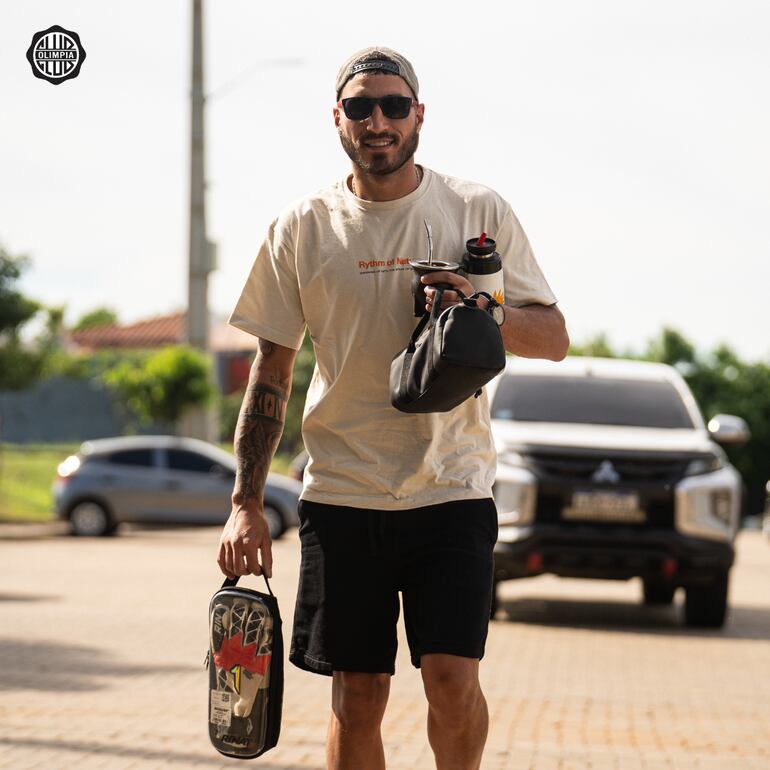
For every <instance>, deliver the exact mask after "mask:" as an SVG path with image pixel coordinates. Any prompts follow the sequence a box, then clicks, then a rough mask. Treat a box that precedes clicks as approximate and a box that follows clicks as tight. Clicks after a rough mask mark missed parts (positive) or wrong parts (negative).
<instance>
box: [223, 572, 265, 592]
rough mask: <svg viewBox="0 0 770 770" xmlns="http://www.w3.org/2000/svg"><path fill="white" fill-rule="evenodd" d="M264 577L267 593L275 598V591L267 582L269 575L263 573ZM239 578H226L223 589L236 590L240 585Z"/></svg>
mask: <svg viewBox="0 0 770 770" xmlns="http://www.w3.org/2000/svg"><path fill="white" fill-rule="evenodd" d="M262 577H263V578H264V579H265V585H266V586H267V592H268V593H269V594H270V596H273V597H275V594H274V593H273V590H272V589H271V588H270V583H268V581H267V575H265V573H264V572H263V573H262ZM238 579H239V578H238V577H234V578H226V579H225V582H224V583H222V588H235V586H236V585H238Z"/></svg>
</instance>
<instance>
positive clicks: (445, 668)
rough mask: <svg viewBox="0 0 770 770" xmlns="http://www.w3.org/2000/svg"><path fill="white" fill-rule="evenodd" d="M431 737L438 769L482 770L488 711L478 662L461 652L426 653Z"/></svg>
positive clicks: (424, 678)
mask: <svg viewBox="0 0 770 770" xmlns="http://www.w3.org/2000/svg"><path fill="white" fill-rule="evenodd" d="M420 670H421V672H422V682H423V686H424V687H425V695H426V697H427V698H428V740H429V741H430V745H431V748H432V749H433V753H434V755H435V757H436V768H437V770H479V767H480V766H481V754H482V752H483V751H484V744H485V743H486V740H487V731H488V729H489V713H488V711H487V702H486V700H485V699H484V695H483V693H482V692H481V687H480V686H479V662H478V660H476V659H475V658H461V657H459V656H458V655H439V654H432V655H423V656H422V658H421V660H420Z"/></svg>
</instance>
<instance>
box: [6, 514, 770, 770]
mask: <svg viewBox="0 0 770 770" xmlns="http://www.w3.org/2000/svg"><path fill="white" fill-rule="evenodd" d="M3 527H4V525H0V538H3V535H4V529H3ZM5 534H9V535H12V536H13V537H12V539H0V767H1V768H13V770H23V769H24V768H45V770H59V769H60V768H62V769H63V768H70V767H72V768H74V767H78V768H122V769H123V768H125V769H128V768H137V769H142V770H144V769H145V768H160V767H181V768H187V767H190V768H197V767H201V768H224V767H232V766H234V764H236V763H237V760H226V759H223V758H219V757H218V755H217V754H216V753H215V752H214V751H213V749H211V747H210V746H209V744H208V739H207V735H206V675H205V672H204V670H203V667H202V661H203V656H204V653H205V650H206V635H207V631H206V620H207V617H206V616H207V607H208V600H209V597H210V595H211V594H212V593H213V591H214V590H215V589H216V588H217V586H218V583H219V580H220V578H219V575H218V571H217V569H216V565H215V563H214V550H215V543H216V539H217V533H216V531H215V530H212V529H204V530H189V529H185V530H163V531H141V530H131V531H129V532H127V533H125V534H124V535H121V536H119V537H116V538H109V539H105V540H97V541H87V540H78V539H74V538H68V537H47V538H46V537H43V538H38V537H26V536H24V531H22V532H21V533H19V532H18V531H16V532H15V533H11V532H10V531H7V532H6V533H5ZM39 534H45V532H43V533H39ZM739 542H740V551H739V564H738V566H737V568H736V570H735V571H734V579H733V584H732V588H731V592H732V601H733V612H732V618H731V621H730V623H729V626H728V627H727V628H726V629H725V630H724V631H722V632H700V633H697V632H691V631H685V630H684V629H682V627H681V625H680V622H679V617H678V613H677V608H664V609H650V608H643V607H641V606H640V604H639V593H640V590H639V587H638V585H636V584H635V583H628V584H625V583H618V584H615V583H604V582H589V581H566V580H564V581H559V580H557V579H553V578H547V577H543V578H537V579H535V580H530V581H520V582H517V583H508V584H506V585H505V586H504V587H503V591H504V600H505V601H504V603H503V609H502V612H501V613H500V615H499V616H498V620H496V621H495V622H494V623H493V624H492V626H491V628H490V637H489V643H488V649H487V657H486V658H485V660H484V662H483V664H482V678H483V686H484V690H485V693H486V695H487V699H488V701H489V707H490V714H491V718H492V719H491V728H490V736H489V741H488V744H487V749H486V752H485V756H484V760H483V763H482V766H483V768H484V770H552V769H556V768H561V769H563V770H584V769H587V768H591V769H592V770H604V769H605V768H607V769H609V768H617V769H618V770H637V769H640V770H641V769H642V768H644V770H649V769H655V770H657V769H658V768H661V769H662V768H667V769H670V770H690V769H691V768H692V769H693V770H694V769H695V768H697V769H698V770H717V768H718V769H720V770H744V768H745V769H747V770H755V769H756V770H759V769H761V770H768V769H770V729H769V728H768V723H769V722H770V718H769V717H768V715H770V644H769V643H768V640H769V639H770V591H768V586H769V585H770V543H768V542H767V541H765V540H763V539H762V538H761V536H760V535H759V534H757V533H744V534H742V535H741V538H740V541H739ZM275 561H276V566H275V571H276V578H275V580H274V581H273V582H274V590H275V592H276V594H277V595H278V597H279V600H280V602H281V609H282V613H283V615H284V623H285V625H286V626H287V628H286V629H285V630H286V640H287V642H288V637H289V633H290V625H291V623H290V621H291V616H292V611H293V607H292V603H293V594H294V590H295V586H296V575H297V566H298V547H297V540H296V535H295V534H294V533H292V534H291V535H290V536H288V537H287V538H286V539H285V540H282V541H280V542H278V543H276V544H275ZM252 580H253V581H254V584H255V585H256V580H255V579H250V581H249V584H252V583H251V581H252ZM328 701H329V680H328V679H327V678H325V677H318V676H314V675H311V674H307V673H305V672H302V671H299V670H297V669H295V668H293V667H291V666H287V669H286V697H285V702H284V722H283V732H282V737H281V743H280V745H279V747H278V748H277V749H275V750H274V751H272V752H270V754H268V755H267V756H266V757H264V758H262V759H259V760H256V761H255V763H254V766H256V767H261V768H265V769H266V770H299V769H300V768H303V769H304V768H322V767H323V742H324V737H325V732H326V722H327V715H328ZM426 714H427V708H426V705H425V701H424V697H423V695H422V687H421V683H420V678H419V674H418V673H417V672H416V671H415V670H414V669H413V668H412V667H411V665H410V663H409V659H408V655H407V652H406V644H405V641H404V639H403V635H402V636H401V637H400V650H399V658H398V661H397V674H396V677H395V678H394V680H393V686H392V691H391V698H390V702H389V705H388V711H387V713H386V717H385V724H384V730H383V732H384V736H385V747H386V756H387V758H388V767H389V768H391V769H393V770H406V769H407V768H408V769H409V770H429V769H430V768H433V767H434V765H433V762H432V754H431V752H430V749H429V747H428V743H427V739H426V737H425V717H426ZM362 770H366V769H365V768H362Z"/></svg>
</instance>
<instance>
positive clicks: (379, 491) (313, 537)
mask: <svg viewBox="0 0 770 770" xmlns="http://www.w3.org/2000/svg"><path fill="white" fill-rule="evenodd" d="M336 87H337V105H336V106H335V107H334V109H333V115H334V122H335V125H336V127H337V131H338V133H339V137H340V141H341V143H342V146H343V148H344V149H345V152H346V153H347V154H348V156H349V157H350V159H351V161H352V174H351V175H349V176H348V177H347V179H345V180H344V181H341V182H339V183H337V184H335V185H333V186H332V187H330V188H327V189H324V190H321V191H320V192H318V193H316V194H315V195H312V196H309V197H308V198H305V199H303V200H301V201H300V202H298V203H297V204H295V205H293V206H291V207H289V208H288V209H287V210H286V211H284V212H283V213H282V214H281V215H280V216H279V217H278V219H277V220H276V221H275V222H274V223H273V225H272V227H271V228H270V231H269V233H268V236H267V239H266V241H265V243H264V244H263V246H262V248H261V250H260V251H259V254H258V255H257V258H256V261H255V263H254V266H253V268H252V271H251V274H250V276H249V278H248V281H247V283H246V286H245V288H244V290H243V293H242V295H241V298H240V300H239V302H238V304H237V306H236V308H235V311H234V313H233V316H232V318H231V323H232V324H234V325H235V326H237V327H239V328H241V329H244V330H246V331H248V332H250V333H252V334H254V335H256V336H258V337H259V351H258V353H257V356H256V358H255V361H254V365H253V367H252V371H251V376H250V380H249V386H248V390H247V392H246V396H245V398H244V401H243V407H242V410H241V415H240V418H239V422H238V428H237V430H236V439H235V449H236V455H237V459H238V476H237V479H236V482H235V489H234V492H233V498H232V500H233V509H232V513H231V514H230V518H229V520H228V522H227V524H226V526H225V528H224V531H223V534H222V538H221V541H220V548H219V559H218V561H219V564H220V567H221V569H222V571H223V572H224V573H225V574H226V575H228V576H230V577H232V576H235V575H244V574H247V573H254V574H257V575H258V574H261V570H262V569H264V571H265V572H266V574H267V575H268V576H270V575H271V573H272V555H271V550H270V537H269V534H268V528H267V524H266V522H265V519H264V516H263V512H262V491H263V488H264V483H265V477H266V474H267V471H268V468H269V466H270V461H271V458H272V456H273V452H274V451H275V448H276V446H277V444H278V440H279V438H280V435H281V431H282V428H283V419H284V413H285V407H286V401H287V399H288V397H289V392H290V388H291V376H292V366H293V363H294V358H295V355H296V351H297V349H298V348H299V347H300V344H301V341H302V337H303V334H304V330H305V328H306V327H307V329H308V330H309V333H310V336H311V339H312V341H313V345H314V349H315V354H316V359H317V365H316V369H315V373H314V376H313V380H312V382H311V384H310V388H309V390H308V394H307V402H306V406H305V413H304V419H303V436H304V439H305V445H306V448H307V451H308V455H309V462H308V465H307V468H306V471H305V476H304V490H303V493H302V500H301V502H300V529H299V534H300V540H301V546H302V564H301V568H300V580H299V589H298V596H297V605H296V611H295V617H294V629H293V635H292V645H291V653H290V660H291V661H292V662H293V663H294V664H296V665H297V666H299V667H300V668H304V669H306V670H309V671H314V672H316V673H321V674H326V675H331V676H332V677H333V679H332V714H331V721H330V725H329V732H328V737H327V766H328V767H329V768H333V769H334V770H379V769H380V768H384V767H385V759H384V753H383V746H382V738H381V735H380V724H381V721H382V717H383V714H384V711H385V705H386V702H387V699H388V692H389V687H390V677H391V675H392V674H393V673H394V660H395V653H396V643H397V642H396V621H397V619H398V615H399V592H400V593H401V595H402V601H403V606H404V622H405V626H406V633H407V639H408V643H409V649H410V653H411V658H412V663H413V664H414V665H415V666H416V667H419V668H420V670H421V674H422V679H423V684H424V688H425V694H426V697H427V700H428V706H429V709H428V711H429V715H428V737H429V740H430V744H431V746H432V748H433V751H434V754H435V757H436V767H437V768H438V769H439V770H472V769H473V768H478V767H479V766H480V762H481V753H482V750H483V747H484V743H485V740H486V734H487V725H488V716H487V708H486V702H485V700H484V697H483V695H482V693H481V689H480V687H479V680H478V667H479V660H480V659H481V657H482V656H483V652H484V643H485V640H486V634H487V625H488V620H489V610H490V606H491V601H492V549H493V546H494V543H495V540H496V537H497V518H496V512H495V507H494V502H493V501H492V499H491V498H492V494H491V486H492V482H493V480H494V474H495V458H494V451H493V446H492V440H491V436H490V430H489V407H488V404H487V402H486V397H485V396H483V397H481V398H478V399H476V398H471V399H469V400H468V401H466V402H465V403H463V404H461V405H460V406H459V407H457V408H456V409H454V410H453V411H451V412H449V413H445V414H403V413H401V412H398V411H397V410H395V409H394V408H393V407H392V406H391V405H390V400H389V393H388V372H389V367H390V362H391V359H392V358H393V356H394V355H395V354H396V353H397V352H398V351H399V350H400V349H401V348H403V347H404V345H405V344H406V341H407V340H408V338H409V336H410V334H411V332H412V329H413V328H414V323H415V319H414V313H413V300H412V295H411V288H410V284H411V280H412V270H411V268H410V267H409V266H408V264H407V259H408V258H414V257H417V258H421V257H422V256H424V254H425V252H426V237H425V229H424V225H423V220H427V221H429V222H430V223H431V225H432V230H433V235H434V243H435V254H436V258H439V259H447V260H459V258H460V257H461V255H462V253H463V251H464V244H465V241H466V240H467V239H468V238H470V237H473V236H478V235H479V234H480V233H481V232H482V231H486V232H488V233H489V234H490V236H491V237H494V238H495V240H496V241H497V244H498V250H499V251H500V253H501V256H502V259H503V263H504V276H505V297H506V307H505V308H504V312H505V318H504V322H503V323H502V326H501V331H502V335H503V339H504V342H505V347H506V349H507V350H508V351H510V352H511V353H515V354H517V355H520V356H528V357H537V358H549V359H553V360H560V359H562V358H563V357H564V355H565V354H566V350H567V347H568V344H569V340H568V337H567V333H566V330H565V327H564V319H563V317H562V315H561V313H560V312H559V310H557V308H556V307H555V302H556V299H555V297H554V296H553V294H552V293H551V290H550V289H549V287H548V284H547V283H546V281H545V279H544V278H543V276H542V273H541V272H540V269H539V267H538V265H537V263H536V262H535V259H534V257H533V255H532V253H531V250H530V248H529V244H528V242H527V239H526V236H525V235H524V232H523V231H522V229H521V226H520V225H519V223H518V221H517V220H516V218H515V216H514V215H513V212H512V211H511V209H510V206H509V205H508V204H507V203H506V202H505V201H504V200H502V198H500V197H499V196H498V195H496V194H495V193H494V192H492V191H491V190H489V189H487V188H485V187H481V186H480V185H476V184H472V183H469V182H463V181H460V180H457V179H453V178H451V177H446V176H442V175H439V174H437V173H435V172H433V171H431V170H429V169H427V168H424V167H422V166H418V165H416V164H415V161H414V153H415V150H416V149H417V144H418V139H419V134H420V129H421V128H422V125H423V119H424V112H425V107H424V105H423V104H420V103H419V102H418V99H417V95H418V81H417V77H416V75H415V73H414V70H413V68H412V66H411V64H410V63H409V62H408V61H407V60H406V59H405V58H404V57H403V56H401V55H400V54H398V53H396V52H395V51H392V50H390V49H387V48H382V47H378V48H371V49H366V50H364V51H360V52H358V53H357V54H354V55H353V56H352V57H350V59H348V61H347V62H345V64H344V65H343V66H342V68H341V69H340V71H339V74H338V77H337V83H336ZM423 280H424V282H425V283H426V284H427V288H426V296H427V300H428V304H429V305H430V303H431V302H432V300H433V296H434V294H435V290H434V289H432V288H430V285H431V284H432V283H435V282H437V281H451V283H452V285H453V286H454V287H456V288H458V289H460V290H461V291H462V292H464V293H465V294H466V295H470V294H472V293H473V288H472V286H471V284H470V282H469V281H468V279H467V278H464V277H461V276H458V275H449V276H447V275H446V274H441V275H428V276H425V278H424V279H423ZM458 301H459V297H458V295H457V294H456V293H455V292H445V295H444V300H443V303H444V304H446V305H447V306H449V305H451V304H453V303H456V302H458Z"/></svg>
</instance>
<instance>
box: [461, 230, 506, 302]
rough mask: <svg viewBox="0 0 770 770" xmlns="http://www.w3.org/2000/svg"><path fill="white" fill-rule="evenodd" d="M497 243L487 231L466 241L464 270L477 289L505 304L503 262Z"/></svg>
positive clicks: (463, 261) (463, 260)
mask: <svg viewBox="0 0 770 770" xmlns="http://www.w3.org/2000/svg"><path fill="white" fill-rule="evenodd" d="M496 245H497V244H496V243H495V242H494V241H493V240H492V239H491V238H487V234H486V233H482V234H481V235H480V236H479V237H478V238H471V239H470V240H468V241H466V242H465V254H463V259H462V270H463V271H464V272H465V273H467V276H468V280H469V281H470V282H471V283H472V284H473V288H474V289H475V290H476V291H485V292H487V293H488V294H490V295H491V296H492V297H494V298H495V299H496V300H497V302H498V303H499V304H500V305H504V304H505V289H504V285H503V263H502V260H501V259H500V255H499V254H498V253H497V251H495V247H496Z"/></svg>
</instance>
